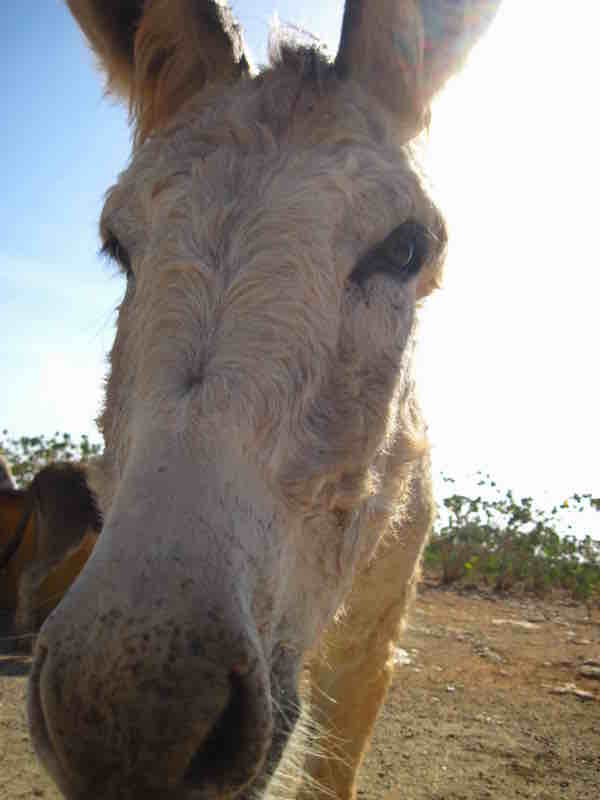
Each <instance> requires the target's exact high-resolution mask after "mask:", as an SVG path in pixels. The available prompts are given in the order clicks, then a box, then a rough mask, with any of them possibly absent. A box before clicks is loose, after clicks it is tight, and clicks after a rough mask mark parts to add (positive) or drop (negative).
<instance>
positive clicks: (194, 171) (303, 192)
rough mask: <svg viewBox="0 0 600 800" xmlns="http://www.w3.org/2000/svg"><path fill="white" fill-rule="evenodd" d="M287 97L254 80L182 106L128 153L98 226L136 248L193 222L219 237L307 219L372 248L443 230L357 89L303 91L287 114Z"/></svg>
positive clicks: (403, 156)
mask: <svg viewBox="0 0 600 800" xmlns="http://www.w3.org/2000/svg"><path fill="white" fill-rule="evenodd" d="M278 88H279V91H277V89H278ZM288 94H289V92H288V88H287V87H286V86H284V87H283V88H281V87H273V86H271V85H268V82H267V85H263V83H262V82H261V81H260V79H259V80H255V81H252V82H250V81H249V82H248V83H247V88H244V89H240V88H237V89H234V90H232V91H231V92H230V94H229V95H228V96H226V97H223V96H219V97H215V98H214V105H211V100H212V99H213V98H211V97H210V96H209V97H208V98H207V97H206V94H205V93H202V94H201V95H200V96H199V97H198V98H196V99H194V100H192V101H191V102H189V103H188V104H187V106H186V107H185V108H184V109H183V110H182V111H181V112H179V114H177V116H176V118H175V119H174V120H173V122H172V124H171V125H169V126H168V127H167V128H166V129H164V130H163V131H161V132H160V133H157V134H156V135H155V136H153V137H151V138H150V139H148V140H147V141H146V142H145V143H144V144H143V145H142V146H141V147H139V148H138V149H137V150H136V151H135V152H134V154H133V158H132V161H131V164H130V166H129V168H128V169H127V170H126V171H125V172H123V173H122V175H121V176H120V178H119V181H118V183H117V184H116V186H114V187H113V188H112V189H111V190H110V191H109V193H108V195H107V201H106V204H105V208H104V211H103V214H102V218H101V229H103V231H106V230H113V229H114V228H115V227H117V228H119V230H118V233H119V234H121V235H122V236H123V237H124V238H125V240H126V241H125V244H129V245H131V246H135V245H136V244H137V243H138V241H139V239H140V238H142V237H143V235H144V234H143V229H144V226H146V227H147V228H148V227H151V228H153V227H155V225H156V224H157V223H160V221H161V220H162V221H164V220H165V219H169V222H170V223H172V222H173V219H174V218H176V219H178V220H179V221H180V222H182V221H183V223H184V224H185V222H186V221H189V219H190V217H191V218H193V219H195V220H198V219H199V218H203V219H204V223H205V224H204V225H203V227H204V228H205V230H206V233H207V235H209V237H210V238H213V237H217V238H220V237H222V236H223V235H225V234H226V232H227V231H230V230H231V229H232V224H233V227H235V226H236V225H239V224H241V223H242V221H243V218H244V216H245V215H246V214H247V215H251V216H253V217H256V216H257V212H260V215H261V218H262V221H263V224H264V225H265V226H267V227H269V226H271V224H272V222H273V221H274V220H275V219H276V218H279V219H280V220H281V223H282V224H286V221H287V223H288V224H290V225H291V224H292V223H293V224H294V226H296V227H297V228H298V229H302V227H303V225H302V223H303V221H305V222H306V225H308V226H310V228H311V229H312V230H313V231H314V235H315V236H318V231H319V230H323V231H325V230H327V231H328V232H331V230H332V229H338V230H345V231H346V232H348V231H349V230H352V232H353V235H354V236H358V237H359V238H360V240H361V241H364V243H365V246H368V245H369V244H370V243H371V241H374V240H376V239H377V238H378V237H380V236H382V235H385V234H386V233H387V232H388V230H389V229H390V228H391V227H393V226H394V225H396V224H398V222H400V221H402V220H403V219H405V218H407V217H409V216H412V217H417V218H420V219H422V220H423V222H424V223H425V224H432V225H433V226H434V227H435V228H437V227H439V222H438V218H439V214H438V212H437V210H436V209H435V207H434V206H433V204H432V203H431V201H430V199H429V197H428V195H427V192H426V191H425V189H424V187H423V185H422V181H421V179H420V176H419V173H418V171H417V169H416V168H415V163H414V158H413V152H412V147H411V144H410V143H402V142H398V141H397V140H396V138H395V135H394V131H393V130H391V129H389V123H388V121H387V120H386V119H385V117H384V116H383V115H382V113H381V110H380V109H379V108H378V107H377V104H376V103H374V102H373V101H371V100H370V99H369V98H368V97H366V96H365V95H363V94H361V93H360V91H357V90H356V89H355V90H354V92H353V93H352V94H351V95H350V96H349V93H348V91H347V90H346V89H345V87H342V88H341V89H340V90H339V91H336V92H327V91H324V92H323V93H321V94H318V93H315V91H314V89H313V87H312V86H310V85H309V86H306V85H304V86H302V85H301V86H300V88H299V89H297V90H296V92H295V95H294V96H295V103H294V105H293V109H291V110H290V102H289V100H288ZM265 96H266V97H267V99H268V103H267V100H266V99H265ZM266 105H268V106H269V107H270V108H269V109H267V110H265V106H266ZM282 108H284V109H286V111H285V114H286V115H287V116H285V118H284V116H283V115H284V112H283V111H282ZM209 218H210V219H211V221H212V223H211V224H210V225H206V221H207V219H209ZM232 221H233V223H232ZM171 228H172V225H171Z"/></svg>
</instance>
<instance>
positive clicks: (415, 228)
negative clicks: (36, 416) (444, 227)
mask: <svg viewBox="0 0 600 800" xmlns="http://www.w3.org/2000/svg"><path fill="white" fill-rule="evenodd" d="M432 241H433V237H432V234H431V233H430V232H429V231H428V230H427V228H425V227H424V226H423V225H421V224H420V223H419V222H415V221H414V220H408V221H406V222H403V223H402V225H398V227H397V228H395V229H394V230H393V231H392V232H391V233H390V234H389V236H387V237H386V238H385V239H384V240H383V242H381V243H380V244H378V245H377V246H376V247H374V248H373V249H372V250H370V251H369V252H368V253H366V254H365V255H364V256H363V257H362V258H361V260H360V261H359V262H358V264H357V265H356V267H355V269H354V271H353V272H352V274H351V275H350V280H352V281H354V282H355V283H359V284H360V283H364V281H366V280H367V279H368V278H370V277H371V276H372V275H376V274H378V273H385V274H387V275H393V276H395V277H397V278H398V279H399V280H402V281H407V280H408V279H409V278H412V277H413V276H414V275H416V274H417V272H418V271H419V270H420V269H421V267H422V266H423V264H425V262H426V261H427V259H428V257H429V254H430V249H431V244H432Z"/></svg>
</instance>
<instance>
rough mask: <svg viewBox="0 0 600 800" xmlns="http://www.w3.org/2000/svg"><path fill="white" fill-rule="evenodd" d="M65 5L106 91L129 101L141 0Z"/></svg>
mask: <svg viewBox="0 0 600 800" xmlns="http://www.w3.org/2000/svg"><path fill="white" fill-rule="evenodd" d="M67 5H68V6H69V9H70V11H71V14H72V15H73V16H74V17H75V20H76V21H77V24H78V25H79V27H80V28H81V30H82V31H83V33H84V34H85V37H86V39H87V40H88V42H89V43H90V46H91V47H92V49H93V51H94V53H95V54H96V56H97V57H98V60H99V62H100V66H101V67H102V69H103V70H104V72H105V73H106V76H107V89H108V91H109V92H111V93H115V94H118V95H120V96H121V97H123V98H129V95H130V88H131V84H132V82H133V76H134V71H135V65H134V52H135V50H134V42H135V34H136V31H137V29H138V27H139V24H140V21H141V18H142V15H143V11H144V0H67Z"/></svg>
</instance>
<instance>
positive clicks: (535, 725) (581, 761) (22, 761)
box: [0, 585, 600, 800]
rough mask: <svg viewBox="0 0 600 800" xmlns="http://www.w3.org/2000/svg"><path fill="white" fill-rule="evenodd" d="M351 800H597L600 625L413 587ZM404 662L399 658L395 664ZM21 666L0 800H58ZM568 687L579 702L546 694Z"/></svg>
mask: <svg viewBox="0 0 600 800" xmlns="http://www.w3.org/2000/svg"><path fill="white" fill-rule="evenodd" d="M401 647H402V648H403V649H404V650H405V651H406V652H407V654H408V657H409V658H410V663H409V664H404V665H402V664H400V663H399V665H398V667H397V672H396V677H395V681H394V684H393V687H392V690H391V692H390V695H389V698H388V702H387V704H386V706H385V708H384V710H383V711H382V714H381V716H380V719H379V722H378V725H377V729H376V734H375V738H374V742H373V746H372V749H371V753H370V754H369V756H368V758H367V760H366V762H365V764H364V767H363V771H362V776H361V781H360V786H359V800H376V799H377V800H379V799H380V798H386V800H489V798H499V800H500V798H501V800H512V798H519V800H521V799H522V798H532V799H533V798H536V800H537V799H539V800H551V799H552V800H554V798H557V799H558V798H560V800H586V799H587V798H589V800H597V798H599V797H600V681H599V680H597V679H593V678H587V677H584V676H583V675H581V674H580V671H579V670H580V669H581V667H582V665H583V664H584V662H586V661H595V662H600V615H598V616H597V617H596V620H595V621H593V622H590V621H589V620H587V619H586V613H585V609H584V608H582V607H577V606H572V605H569V604H568V603H560V602H554V603H546V602H544V603H543V602H534V601H526V600H519V599H516V598H512V599H498V598H494V597H493V596H489V595H486V596H482V595H481V594H479V593H477V594H462V595H461V594H457V593H455V592H450V591H441V590H439V589H436V588H434V587H432V586H428V585H425V586H423V587H422V591H421V594H420V596H419V599H418V602H417V606H416V608H415V611H414V613H413V615H412V619H411V624H410V626H409V628H408V630H407V631H406V634H405V636H404V638H403V641H402V642H401ZM401 655H402V654H401V653H399V656H401ZM28 668H29V662H28V659H26V658H14V657H9V656H4V657H2V656H0V798H1V800H4V798H6V799H7V800H18V799H19V798H40V797H43V798H45V800H58V798H59V795H58V794H57V792H56V790H55V789H54V788H53V787H52V785H51V783H50V782H49V781H48V780H47V778H46V777H45V776H44V775H43V773H42V771H41V770H40V768H39V767H38V765H37V762H36V760H35V758H34V756H33V753H32V750H31V745H30V742H29V738H28V735H27V726H26V722H25V713H24V693H25V681H26V673H27V670H28ZM569 684H574V685H575V688H576V689H577V690H581V691H582V692H586V693H589V695H590V696H591V697H590V698H589V699H583V696H581V697H578V696H577V695H576V694H573V693H572V690H573V687H572V686H571V688H569V689H568V690H567V692H566V693H564V694H555V693H554V690H556V689H560V688H563V689H564V687H565V686H567V685H569Z"/></svg>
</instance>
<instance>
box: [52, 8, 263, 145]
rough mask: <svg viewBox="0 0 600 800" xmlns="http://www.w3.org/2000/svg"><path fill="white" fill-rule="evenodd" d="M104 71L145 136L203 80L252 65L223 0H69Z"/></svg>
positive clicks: (232, 76)
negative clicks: (249, 63)
mask: <svg viewBox="0 0 600 800" xmlns="http://www.w3.org/2000/svg"><path fill="white" fill-rule="evenodd" d="M67 3H68V5H69V8H70V10H71V13H72V14H73V16H74V17H75V19H76V21H77V23H78V25H79V27H80V28H81V30H82V31H83V33H84V34H85V36H86V37H87V39H88V41H89V43H90V45H91V47H92V49H93V50H94V52H95V53H96V55H97V56H98V58H99V60H100V64H101V66H102V68H103V69H104V71H105V72H106V75H107V89H108V91H109V92H114V93H116V94H119V95H120V96H121V97H124V98H125V99H126V100H128V102H129V106H130V110H131V113H132V117H133V119H134V121H135V123H136V137H137V138H138V139H143V138H145V137H146V136H147V135H148V133H149V132H150V131H151V130H152V129H153V128H154V127H156V126H157V125H160V124H163V123H164V122H165V121H166V120H167V119H168V118H169V117H170V116H171V115H172V114H173V113H174V112H175V111H176V110H177V109H178V108H179V106H180V105H181V104H182V103H183V102H184V101H185V100H187V99H188V97H190V96H191V95H192V94H195V93H196V92H198V91H199V90H201V89H202V87H203V86H204V85H205V84H206V83H216V82H221V81H233V80H237V79H238V78H239V77H241V76H242V75H245V74H247V73H248V71H249V66H248V61H247V59H246V56H245V53H244V42H243V38H242V33H241V29H240V27H239V25H238V24H237V23H236V22H235V20H234V18H233V15H232V14H231V11H230V10H229V8H228V6H227V3H226V1H225V0H67Z"/></svg>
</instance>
